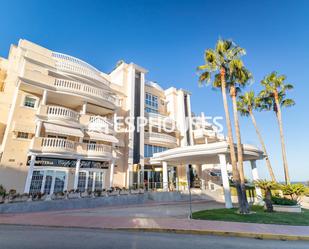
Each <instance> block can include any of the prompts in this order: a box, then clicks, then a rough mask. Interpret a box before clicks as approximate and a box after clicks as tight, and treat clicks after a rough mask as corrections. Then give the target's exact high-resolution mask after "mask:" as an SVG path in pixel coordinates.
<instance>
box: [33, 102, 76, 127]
mask: <svg viewBox="0 0 309 249" xmlns="http://www.w3.org/2000/svg"><path fill="white" fill-rule="evenodd" d="M39 115H42V116H47V118H48V119H49V120H63V121H70V122H76V123H78V122H79V116H80V115H79V113H78V112H75V111H73V110H71V109H69V108H66V107H62V106H55V105H47V106H45V105H43V106H40V109H39Z"/></svg>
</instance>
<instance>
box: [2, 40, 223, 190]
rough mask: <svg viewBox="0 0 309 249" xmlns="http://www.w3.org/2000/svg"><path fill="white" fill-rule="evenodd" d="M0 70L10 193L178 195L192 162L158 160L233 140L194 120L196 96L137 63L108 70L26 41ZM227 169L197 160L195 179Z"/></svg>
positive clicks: (193, 170)
mask: <svg viewBox="0 0 309 249" xmlns="http://www.w3.org/2000/svg"><path fill="white" fill-rule="evenodd" d="M0 69H1V71H0V101H1V102H0V110H1V112H0V144H1V147H0V148H1V150H0V153H1V163H0V184H2V185H3V186H4V187H5V188H6V189H16V190H17V192H19V193H23V192H25V193H37V192H41V193H45V194H52V193H56V192H63V191H66V190H79V191H87V190H88V191H95V190H99V189H106V188H110V187H127V188H128V187H140V186H143V187H146V188H159V189H164V190H168V189H176V188H179V187H180V185H182V183H181V182H186V179H187V176H188V172H187V167H186V166H188V162H186V163H182V161H181V160H180V161H179V160H178V161H177V160H170V161H168V162H166V161H162V160H160V159H158V158H159V157H158V156H160V155H164V153H168V152H169V151H173V150H175V149H176V150H177V148H186V147H188V146H195V145H198V146H200V145H207V144H212V143H214V144H216V143H224V141H225V138H224V136H223V135H222V134H220V133H219V132H218V127H216V126H214V125H211V124H209V123H207V122H205V121H204V118H203V115H201V116H199V117H195V116H194V114H193V112H192V110H191V102H190V98H191V94H190V93H189V92H188V91H186V90H183V89H176V88H174V87H171V88H168V89H165V90H164V89H162V88H161V87H160V86H159V85H158V84H157V83H155V82H151V81H147V80H146V78H147V70H145V69H144V68H142V67H140V66H138V65H135V64H134V63H130V64H127V63H125V62H123V61H121V62H119V63H118V64H117V66H116V67H115V68H114V70H113V71H112V72H111V73H108V74H107V73H103V72H101V71H99V70H98V69H96V68H95V67H93V66H91V65H89V64H88V63H86V62H84V61H82V60H80V59H78V58H75V57H73V56H70V55H65V54H61V53H58V52H54V51H51V50H49V49H46V48H44V47H41V46H39V45H37V44H34V43H32V42H29V41H27V40H20V41H19V43H18V45H12V46H11V48H10V52H9V55H8V58H7V59H5V58H0ZM196 120H197V121H196ZM199 120H200V121H199ZM193 121H194V122H193ZM132 127H135V129H132ZM137 127H138V128H137ZM156 158H157V159H158V160H157V161H156ZM219 164H220V162H212V161H209V162H208V161H207V160H205V161H198V162H196V163H195V164H194V160H192V166H190V174H191V175H193V178H192V179H206V180H207V181H208V180H209V179H208V178H209V177H211V176H212V175H211V174H209V172H211V171H212V169H217V170H218V169H219V171H220V167H219V168H218V167H217V166H216V165H219ZM190 165H191V164H190ZM205 172H206V173H205ZM205 174H206V175H205ZM218 175H219V176H220V173H219V174H217V175H215V176H214V177H217V176H218ZM219 178H220V177H219ZM206 185H207V184H206Z"/></svg>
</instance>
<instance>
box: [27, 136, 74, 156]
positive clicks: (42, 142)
mask: <svg viewBox="0 0 309 249" xmlns="http://www.w3.org/2000/svg"><path fill="white" fill-rule="evenodd" d="M32 150H33V151H38V152H42V153H55V154H59V153H60V154H72V153H75V144H74V142H73V141H70V140H67V139H61V138H50V137H35V138H34V139H33V147H32Z"/></svg>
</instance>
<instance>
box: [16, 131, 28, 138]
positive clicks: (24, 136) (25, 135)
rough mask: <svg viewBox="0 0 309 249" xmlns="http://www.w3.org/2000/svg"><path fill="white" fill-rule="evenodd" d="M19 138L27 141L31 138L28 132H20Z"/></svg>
mask: <svg viewBox="0 0 309 249" xmlns="http://www.w3.org/2000/svg"><path fill="white" fill-rule="evenodd" d="M17 137H18V138H25V139H27V138H29V133H27V132H20V131H19V132H18V133H17Z"/></svg>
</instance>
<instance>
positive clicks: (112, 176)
mask: <svg viewBox="0 0 309 249" xmlns="http://www.w3.org/2000/svg"><path fill="white" fill-rule="evenodd" d="M114 167H115V161H114V160H113V161H112V162H111V167H110V169H109V187H110V188H111V187H113V183H114Z"/></svg>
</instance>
